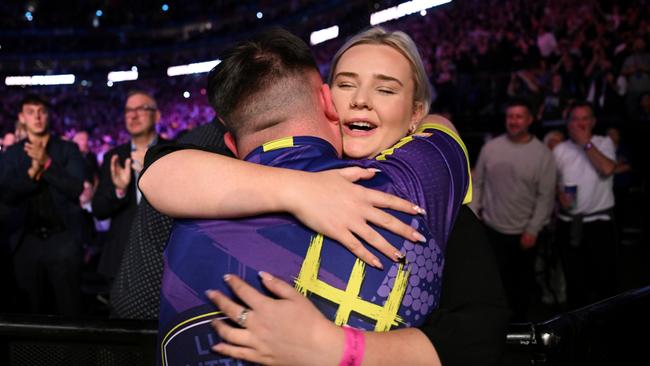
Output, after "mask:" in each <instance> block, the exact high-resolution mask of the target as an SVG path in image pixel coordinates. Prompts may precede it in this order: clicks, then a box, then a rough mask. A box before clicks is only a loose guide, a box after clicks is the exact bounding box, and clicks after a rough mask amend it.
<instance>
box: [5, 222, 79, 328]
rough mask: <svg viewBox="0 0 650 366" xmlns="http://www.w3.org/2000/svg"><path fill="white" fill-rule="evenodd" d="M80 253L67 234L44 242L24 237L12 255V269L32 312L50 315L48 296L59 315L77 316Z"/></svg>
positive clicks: (54, 236)
mask: <svg viewBox="0 0 650 366" xmlns="http://www.w3.org/2000/svg"><path fill="white" fill-rule="evenodd" d="M81 253H82V252H81V244H80V243H79V242H78V240H75V239H74V238H73V236H72V235H71V234H70V233H69V232H67V231H63V232H59V233H55V234H52V236H50V237H48V238H46V239H44V238H42V237H40V236H36V235H33V234H25V237H24V238H23V240H22V242H21V243H20V245H19V246H18V248H17V249H16V253H15V254H14V270H15V274H16V283H17V285H18V288H19V289H21V290H22V291H24V292H25V293H26V294H27V297H28V302H29V306H30V311H31V312H32V313H40V314H42V313H50V312H51V310H50V309H49V306H48V304H50V303H52V301H51V299H49V298H48V295H49V294H50V293H52V294H53V296H54V302H55V304H56V308H57V312H58V313H59V314H60V315H68V316H78V315H80V314H81V264H82V254H81Z"/></svg>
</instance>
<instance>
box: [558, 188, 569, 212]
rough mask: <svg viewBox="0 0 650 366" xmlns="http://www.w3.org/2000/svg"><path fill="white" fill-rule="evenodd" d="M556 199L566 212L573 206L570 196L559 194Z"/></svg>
mask: <svg viewBox="0 0 650 366" xmlns="http://www.w3.org/2000/svg"><path fill="white" fill-rule="evenodd" d="M558 199H559V200H560V206H562V208H563V209H565V210H568V209H570V208H571V206H573V196H572V195H570V194H567V193H564V192H559V193H558Z"/></svg>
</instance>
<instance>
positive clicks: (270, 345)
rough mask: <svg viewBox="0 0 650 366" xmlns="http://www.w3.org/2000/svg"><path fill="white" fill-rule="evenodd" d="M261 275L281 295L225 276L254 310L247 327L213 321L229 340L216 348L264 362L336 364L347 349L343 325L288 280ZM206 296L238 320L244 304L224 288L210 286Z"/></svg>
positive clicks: (236, 293) (248, 318) (251, 312)
mask: <svg viewBox="0 0 650 366" xmlns="http://www.w3.org/2000/svg"><path fill="white" fill-rule="evenodd" d="M260 277H261V279H262V283H263V284H264V286H265V287H266V288H267V289H269V290H270V291H271V292H272V293H273V294H275V295H276V296H277V300H275V299H273V298H271V297H268V296H264V295H263V294H261V293H260V292H259V291H257V290H256V289H255V288H253V287H251V286H250V285H248V284H247V283H246V282H244V281H243V280H242V279H240V278H239V277H237V276H235V275H226V277H225V278H224V280H225V281H226V283H227V284H228V286H230V288H231V289H232V290H233V292H234V293H235V295H236V296H237V297H238V298H239V299H241V301H243V303H244V304H246V306H247V308H249V309H250V310H249V312H248V316H247V317H246V321H245V323H244V324H243V328H235V327H232V326H230V325H228V324H227V323H225V322H224V321H223V320H219V319H215V320H213V321H212V326H213V327H214V328H215V330H216V331H217V333H218V334H219V336H220V337H221V338H223V340H224V341H225V342H222V343H218V344H216V345H215V346H213V348H212V349H213V350H214V351H215V352H219V353H221V354H223V355H226V356H230V357H233V358H237V359H241V360H246V361H250V362H255V363H260V364H264V365H335V364H337V363H338V361H339V360H340V359H341V355H342V353H343V340H344V335H343V330H342V329H341V328H340V327H338V326H336V325H334V323H332V322H330V321H329V320H327V319H326V318H325V317H324V316H323V314H321V312H320V311H318V309H316V307H315V306H314V305H313V304H312V303H311V302H310V301H309V300H308V299H307V298H306V297H304V296H302V295H300V294H299V293H298V292H297V291H296V290H295V289H294V288H293V287H291V286H290V285H289V284H287V283H286V282H284V281H282V280H280V279H278V278H274V277H273V276H271V275H270V274H268V273H265V272H260ZM206 295H207V296H208V298H209V299H210V300H211V301H212V302H213V303H214V304H215V305H217V307H218V308H219V309H220V310H221V311H223V313H224V314H225V315H226V316H227V317H228V318H230V319H232V320H234V321H237V319H238V317H239V315H240V314H241V313H242V311H243V310H244V309H245V308H244V306H242V305H240V304H238V303H236V302H234V301H232V300H231V299H229V298H228V297H227V296H225V295H224V294H223V293H221V292H219V291H207V292H206ZM226 342H227V343H226ZM314 355H317V356H314Z"/></svg>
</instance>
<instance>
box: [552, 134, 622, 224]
mask: <svg viewBox="0 0 650 366" xmlns="http://www.w3.org/2000/svg"><path fill="white" fill-rule="evenodd" d="M591 143H592V144H593V145H594V146H595V147H596V148H597V149H598V150H599V151H600V152H601V153H602V154H603V155H605V156H606V157H608V158H609V159H612V160H614V161H616V148H615V147H614V143H613V142H612V140H611V139H610V138H609V137H605V136H593V137H592V138H591ZM553 155H554V156H555V163H556V165H557V169H558V182H559V185H560V189H564V187H565V186H571V185H575V186H577V187H578V189H577V197H576V204H575V207H574V208H573V209H571V210H570V211H569V213H571V214H574V215H575V214H584V215H588V214H590V213H594V212H598V211H602V210H606V209H608V208H611V207H613V206H614V191H613V189H612V188H613V184H614V177H613V176H609V177H602V176H601V175H600V174H599V173H598V171H597V170H596V168H595V167H594V166H593V164H591V161H590V160H589V157H587V153H586V152H585V151H584V149H583V147H582V146H578V145H576V144H575V143H574V142H573V141H571V140H567V141H564V142H562V143H561V144H559V145H557V146H556V147H555V149H553ZM559 217H560V219H562V220H564V221H569V220H571V218H570V217H568V216H566V215H559ZM610 219H611V217H609V215H606V214H605V215H597V216H592V217H586V218H584V221H585V222H590V221H595V220H610Z"/></svg>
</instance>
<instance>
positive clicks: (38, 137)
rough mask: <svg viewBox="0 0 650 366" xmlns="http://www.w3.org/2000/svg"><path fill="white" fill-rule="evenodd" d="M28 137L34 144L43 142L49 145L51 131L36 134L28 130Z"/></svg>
mask: <svg viewBox="0 0 650 366" xmlns="http://www.w3.org/2000/svg"><path fill="white" fill-rule="evenodd" d="M27 139H28V140H29V142H30V143H32V144H36V143H39V144H40V143H42V144H43V145H47V142H48V141H49V140H50V133H49V132H45V133H42V134H35V133H29V132H27Z"/></svg>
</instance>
